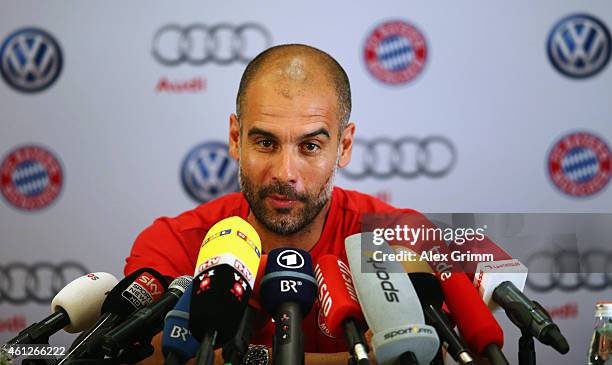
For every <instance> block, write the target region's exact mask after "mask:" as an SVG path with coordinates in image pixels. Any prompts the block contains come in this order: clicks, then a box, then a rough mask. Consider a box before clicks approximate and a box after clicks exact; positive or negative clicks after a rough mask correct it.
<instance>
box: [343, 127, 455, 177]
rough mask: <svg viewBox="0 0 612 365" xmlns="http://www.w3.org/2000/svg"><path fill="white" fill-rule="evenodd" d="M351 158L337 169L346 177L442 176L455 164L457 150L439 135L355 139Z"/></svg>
mask: <svg viewBox="0 0 612 365" xmlns="http://www.w3.org/2000/svg"><path fill="white" fill-rule="evenodd" d="M351 160H352V161H351V163H349V164H348V166H346V167H345V168H343V169H341V170H340V172H341V173H342V175H344V176H345V177H347V178H349V179H363V178H366V177H373V178H377V179H388V178H392V177H401V178H404V179H412V178H416V177H418V176H427V177H430V178H441V177H444V176H446V175H447V174H448V173H449V172H450V171H451V170H452V169H453V167H454V166H455V163H456V162H457V150H456V148H455V146H454V145H453V143H452V142H451V141H450V140H449V139H448V138H446V137H442V136H430V137H427V138H423V139H419V138H416V137H402V138H399V139H395V140H394V139H391V138H376V139H372V140H369V141H366V140H361V139H355V141H354V142H353V153H352V158H351Z"/></svg>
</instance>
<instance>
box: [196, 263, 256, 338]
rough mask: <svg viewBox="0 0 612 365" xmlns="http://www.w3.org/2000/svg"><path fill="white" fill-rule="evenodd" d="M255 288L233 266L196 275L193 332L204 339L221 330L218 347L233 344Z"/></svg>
mask: <svg viewBox="0 0 612 365" xmlns="http://www.w3.org/2000/svg"><path fill="white" fill-rule="evenodd" d="M251 292H252V289H251V287H250V286H249V285H248V284H247V280H246V279H245V278H244V277H243V276H242V275H241V274H240V273H239V272H238V271H237V270H236V269H235V268H234V267H233V266H230V265H227V264H222V265H218V266H215V267H213V268H211V269H208V270H206V271H204V272H202V273H200V274H198V275H196V276H195V278H194V280H193V288H192V291H191V304H190V313H189V329H190V331H191V333H192V335H193V336H194V337H195V338H196V339H198V340H199V341H201V340H202V338H203V337H204V335H205V334H206V333H207V332H208V331H212V330H214V331H217V340H216V346H215V347H219V345H222V344H224V343H225V342H227V341H229V340H230V339H231V338H232V337H233V336H234V334H235V333H236V330H237V329H238V325H239V324H240V320H241V318H242V314H243V312H244V310H245V308H246V306H247V303H248V300H249V297H250V296H251Z"/></svg>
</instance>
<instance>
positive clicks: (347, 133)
mask: <svg viewBox="0 0 612 365" xmlns="http://www.w3.org/2000/svg"><path fill="white" fill-rule="evenodd" d="M354 137H355V123H352V122H351V123H349V124H348V125H347V126H346V127H345V128H344V131H343V132H342V136H340V159H339V160H338V167H340V168H342V167H344V166H346V165H348V163H349V162H350V161H351V152H352V151H353V138H354Z"/></svg>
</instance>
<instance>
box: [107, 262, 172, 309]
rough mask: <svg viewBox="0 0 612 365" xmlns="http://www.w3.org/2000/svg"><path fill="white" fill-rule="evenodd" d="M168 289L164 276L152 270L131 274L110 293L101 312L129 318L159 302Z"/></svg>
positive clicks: (142, 270)
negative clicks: (137, 311)
mask: <svg viewBox="0 0 612 365" xmlns="http://www.w3.org/2000/svg"><path fill="white" fill-rule="evenodd" d="M167 288H168V284H166V280H165V279H164V277H163V275H161V274H160V273H159V272H157V271H156V270H154V269H151V268H148V267H146V268H142V269H139V270H136V271H134V272H133V273H131V274H129V275H128V276H126V277H125V278H123V280H121V281H120V282H119V283H118V284H117V285H115V287H114V288H113V289H112V290H111V291H110V293H108V295H107V296H106V299H105V300H104V303H103V304H102V309H101V312H102V314H104V313H113V314H117V315H119V316H120V317H127V316H129V315H130V314H131V313H133V312H135V311H136V310H138V309H140V308H142V307H145V306H147V305H149V304H150V303H152V302H153V301H155V300H157V299H158V298H159V297H160V296H161V295H162V294H163V293H164V292H165V291H166V289H167Z"/></svg>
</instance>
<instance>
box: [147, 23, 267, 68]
mask: <svg viewBox="0 0 612 365" xmlns="http://www.w3.org/2000/svg"><path fill="white" fill-rule="evenodd" d="M271 45H272V37H271V36H270V33H269V32H268V30H267V29H266V28H264V27H263V26H261V25H259V24H256V23H246V24H242V25H238V26H234V25H231V24H225V23H223V24H217V25H211V26H209V25H204V24H191V25H188V26H185V27H183V26H180V25H177V24H169V25H166V26H164V27H162V28H161V29H159V30H158V31H157V32H156V33H155V35H154V36H153V49H152V53H153V57H154V58H155V59H156V60H157V61H158V62H159V63H161V64H164V65H166V66H176V65H180V64H183V63H188V64H190V65H193V66H199V65H204V64H207V63H215V64H218V65H228V64H231V63H235V62H238V63H248V62H249V61H250V60H252V59H253V58H255V56H257V55H258V54H259V53H260V52H261V51H263V50H264V49H266V48H268V47H270V46H271Z"/></svg>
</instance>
